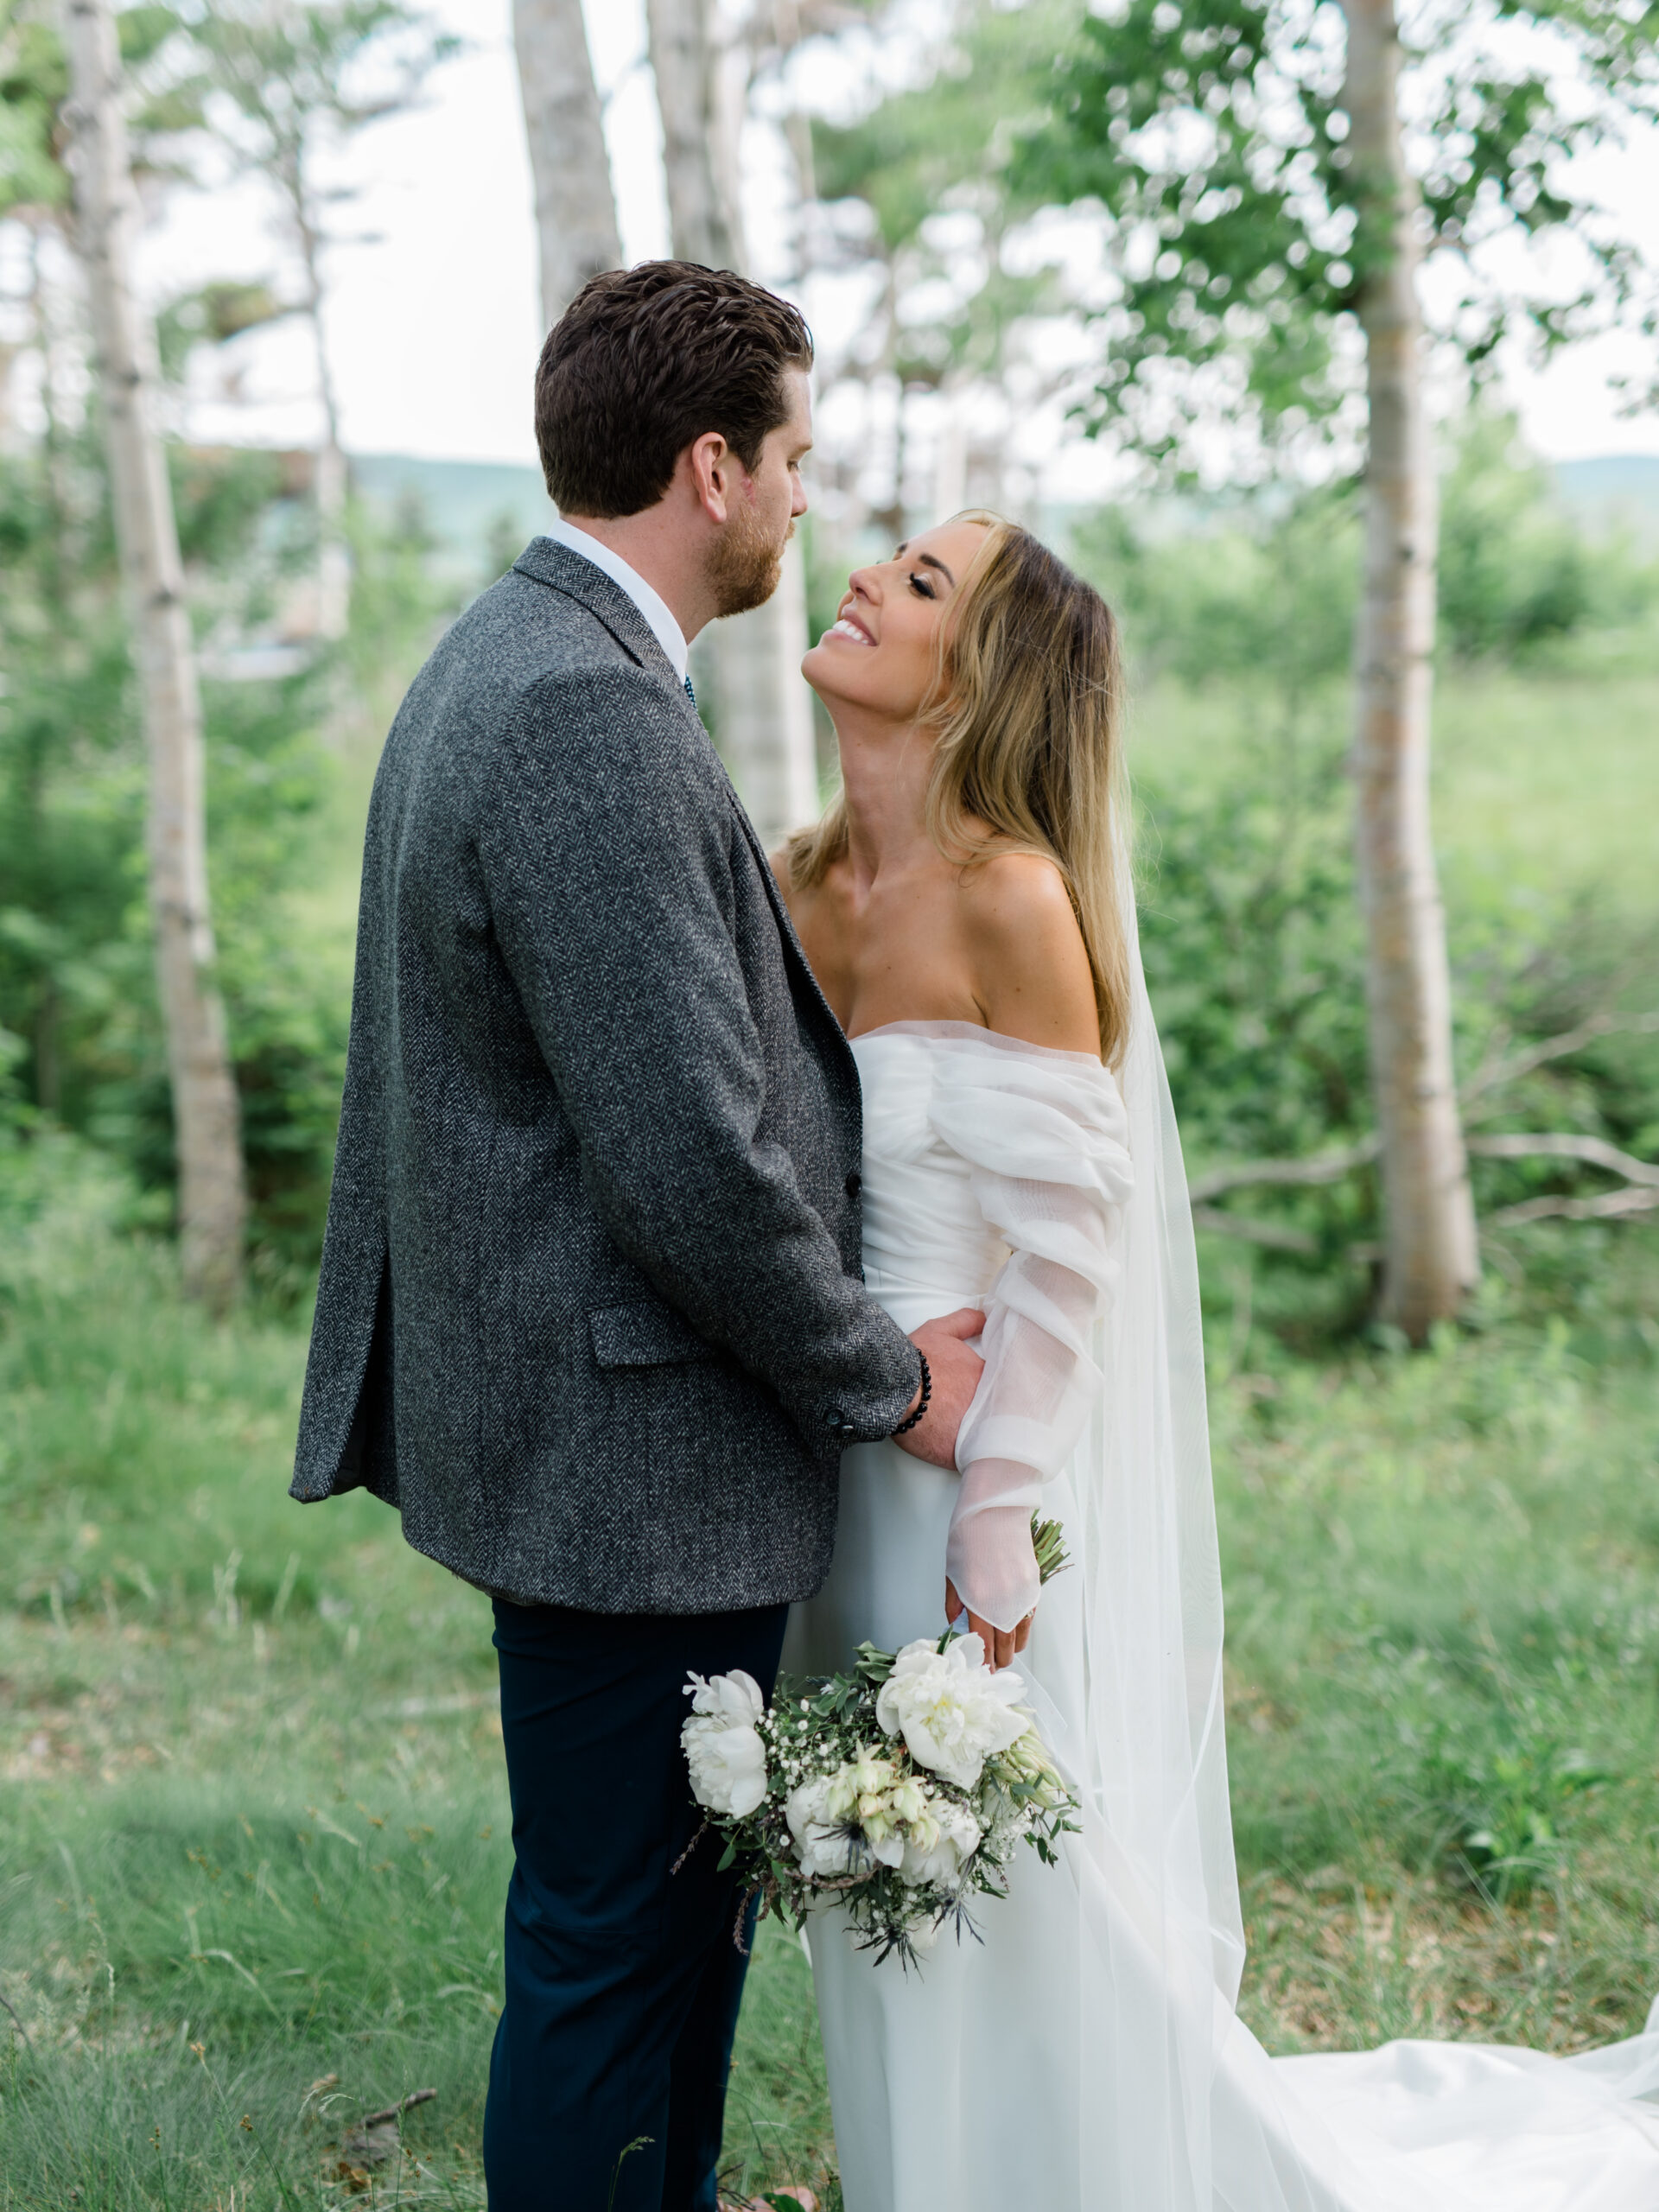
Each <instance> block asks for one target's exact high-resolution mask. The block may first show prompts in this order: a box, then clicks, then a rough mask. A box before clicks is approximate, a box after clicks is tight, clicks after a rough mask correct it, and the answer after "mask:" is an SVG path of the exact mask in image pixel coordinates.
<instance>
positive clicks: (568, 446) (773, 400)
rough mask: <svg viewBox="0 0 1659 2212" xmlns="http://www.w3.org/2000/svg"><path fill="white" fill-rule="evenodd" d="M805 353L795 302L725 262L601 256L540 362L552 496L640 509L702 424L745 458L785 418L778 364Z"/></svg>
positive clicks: (579, 509) (595, 511)
mask: <svg viewBox="0 0 1659 2212" xmlns="http://www.w3.org/2000/svg"><path fill="white" fill-rule="evenodd" d="M811 365H812V334H811V332H810V330H808V328H807V327H806V324H805V322H804V321H803V319H802V317H801V315H800V314H799V312H798V309H796V308H792V307H791V305H790V304H789V302H788V301H787V300H780V299H779V298H778V297H777V296H775V295H774V294H773V293H771V292H768V291H766V290H764V289H762V287H761V286H760V285H759V284H751V283H749V281H748V279H747V277H736V276H734V275H733V273H732V272H731V270H729V269H722V270H715V269H703V268H701V267H700V266H699V265H698V264H696V262H694V261H642V262H641V263H640V264H639V267H638V268H637V269H610V270H606V271H605V272H604V273H603V275H601V276H598V277H593V278H591V279H590V280H589V281H588V283H586V284H584V285H583V286H582V289H581V291H580V292H578V293H577V295H576V296H575V299H574V300H573V301H572V302H570V305H569V307H568V308H566V310H565V312H564V313H563V315H561V316H560V317H559V320H558V321H556V323H555V324H554V326H553V327H552V329H551V330H550V332H549V333H548V335H547V343H546V344H545V345H544V346H543V348H542V358H541V359H540V361H539V362H538V363H537V369H536V442H537V446H538V447H539V448H540V449H541V455H542V474H543V476H544V477H545V478H546V480H547V489H548V493H549V496H550V498H551V499H553V500H554V502H555V503H556V505H558V506H559V507H560V508H561V509H562V510H563V512H565V513H566V514H572V515H592V516H594V517H600V518H604V517H610V516H615V515H637V514H639V512H641V511H642V510H643V509H645V508H646V507H652V506H655V505H656V504H657V502H658V499H661V498H662V496H663V494H664V492H665V491H667V489H668V486H669V484H670V482H671V480H672V477H673V474H674V467H675V463H676V462H677V461H678V459H679V457H680V455H681V454H683V452H684V451H685V448H687V446H689V445H690V444H691V443H692V442H693V441H694V440H695V439H697V438H700V437H702V435H704V434H705V432H707V431H709V430H718V431H719V433H720V435H721V436H722V437H723V438H724V439H725V440H726V442H727V443H728V445H729V446H730V447H731V448H732V450H733V452H734V453H735V454H736V455H737V457H738V459H739V460H740V461H741V462H742V464H743V466H744V467H745V468H747V469H751V470H753V468H754V467H755V466H756V464H757V463H758V462H759V461H760V448H761V446H762V445H763V444H764V443H765V442H766V436H767V434H768V433H769V432H770V431H772V430H775V429H777V428H778V427H779V424H780V423H786V422H787V421H788V420H789V395H788V391H787V390H786V387H785V381H784V378H785V370H788V369H791V368H797V369H806V368H810V366H811Z"/></svg>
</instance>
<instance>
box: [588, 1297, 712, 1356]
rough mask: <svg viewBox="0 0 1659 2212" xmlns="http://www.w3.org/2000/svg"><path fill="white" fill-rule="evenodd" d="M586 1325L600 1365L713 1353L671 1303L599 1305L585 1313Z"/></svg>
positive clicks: (710, 1347)
mask: <svg viewBox="0 0 1659 2212" xmlns="http://www.w3.org/2000/svg"><path fill="white" fill-rule="evenodd" d="M588 1332H589V1334H590V1335H591V1336H592V1338H593V1340H594V1358H595V1359H596V1360H597V1361H598V1362H599V1363H600V1365H601V1367H666V1366H668V1365H670V1364H671V1363H672V1362H673V1361H675V1360H680V1359H712V1358H713V1357H714V1356H715V1347H714V1346H713V1345H712V1344H707V1343H705V1342H704V1340H703V1339H702V1338H701V1337H700V1336H699V1335H698V1334H697V1332H696V1330H695V1329H694V1328H693V1327H692V1326H691V1324H690V1322H689V1321H688V1320H686V1319H683V1316H682V1315H680V1314H678V1313H676V1312H675V1311H674V1309H673V1307H672V1306H654V1305H653V1306H646V1305H638V1306H601V1307H599V1308H598V1310H597V1311H596V1312H594V1313H589V1315H588Z"/></svg>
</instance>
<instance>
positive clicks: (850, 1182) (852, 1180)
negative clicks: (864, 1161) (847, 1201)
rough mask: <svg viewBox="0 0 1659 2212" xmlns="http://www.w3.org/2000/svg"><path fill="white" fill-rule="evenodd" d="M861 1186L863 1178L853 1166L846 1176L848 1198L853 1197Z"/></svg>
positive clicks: (859, 1190) (862, 1185)
mask: <svg viewBox="0 0 1659 2212" xmlns="http://www.w3.org/2000/svg"><path fill="white" fill-rule="evenodd" d="M863 1187H864V1178H863V1177H862V1176H861V1174H860V1173H859V1172H858V1170H857V1168H856V1167H855V1168H854V1170H853V1172H852V1173H851V1174H850V1175H849V1177H848V1178H847V1195H848V1197H849V1198H856V1197H857V1196H858V1194H859V1192H861V1190H862V1189H863Z"/></svg>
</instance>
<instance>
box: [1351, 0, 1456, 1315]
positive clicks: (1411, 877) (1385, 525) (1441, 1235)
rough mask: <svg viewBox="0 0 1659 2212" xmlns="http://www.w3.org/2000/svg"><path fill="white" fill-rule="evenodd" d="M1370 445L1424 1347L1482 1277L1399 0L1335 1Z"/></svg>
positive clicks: (1400, 1035)
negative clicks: (1435, 796) (1343, 62)
mask: <svg viewBox="0 0 1659 2212" xmlns="http://www.w3.org/2000/svg"><path fill="white" fill-rule="evenodd" d="M1344 12H1345V14H1346V16H1347V20H1348V81H1347V87H1346V90H1345V92H1344V105H1345V107H1346V109H1347V111H1348V116H1349V119H1350V123H1351V136H1350V140H1349V143H1350V145H1351V149H1352V157H1353V165H1354V166H1353V175H1354V181H1355V185H1356V188H1357V194H1358V200H1359V210H1360V228H1359V236H1358V238H1357V241H1356V248H1355V251H1356V262H1357V267H1358V268H1359V270H1360V271H1361V292H1360V304H1359V318H1360V321H1361V324H1362V326H1363V330H1364V334H1365V344H1366V379H1367V391H1368V397H1369V401H1370V451H1369V455H1368V459H1367V464H1366V472H1365V573H1364V592H1363V600H1362V603H1361V609H1360V616H1359V628H1358V635H1357V653H1356V660H1357V669H1356V680H1357V701H1356V709H1357V720H1356V730H1355V744H1354V763H1355V779H1356V785H1357V843H1358V859H1359V880H1360V896H1361V900H1362V904H1363V911H1364V917H1365V926H1366V937H1367V957H1366V987H1367V997H1368V1000H1369V1004H1370V1033H1371V1065H1372V1081H1373V1084H1374V1085H1375V1088H1376V1110H1377V1126H1378V1130H1379V1133H1380V1135H1381V1139H1382V1160H1383V1199H1384V1205H1385V1209H1386V1212H1387V1247H1386V1263H1385V1273H1384V1278H1383V1309H1382V1311H1383V1319H1385V1320H1388V1321H1390V1322H1392V1323H1394V1324H1395V1326H1396V1327H1398V1328H1400V1329H1402V1330H1403V1331H1404V1332H1405V1333H1406V1335H1407V1336H1408V1338H1410V1339H1411V1340H1412V1341H1413V1342H1414V1343H1421V1341H1422V1340H1423V1338H1425V1337H1426V1336H1427V1332H1428V1329H1429V1326H1430V1325H1431V1324H1432V1323H1433V1322H1434V1321H1437V1320H1443V1319H1447V1318H1448V1317H1450V1316H1451V1315H1452V1314H1454V1313H1456V1312H1457V1311H1458V1309H1459V1306H1461V1305H1462V1303H1463V1301H1464V1299H1465V1296H1466V1295H1467V1294H1468V1292H1469V1290H1470V1289H1471V1287H1472V1286H1473V1284H1474V1282H1475V1280H1476V1278H1477V1276H1478V1273H1479V1252H1478V1242H1477V1237H1476V1230H1475V1215H1474V1205H1473V1201H1472V1198H1471V1193H1470V1189H1469V1169H1468V1161H1467V1159H1466V1157H1465V1151H1464V1143H1463V1131H1462V1128H1461V1126H1460V1124H1459V1117H1458V1102H1457V1091H1456V1089H1455V1086H1454V1083H1453V1078H1452V988H1451V975H1450V969H1449V967H1448V963H1447V960H1446V916H1445V912H1444V910H1443V908H1442V906H1441V904H1440V885H1439V882H1438V880H1437V878H1436V874H1435V867H1434V849H1433V842H1432V839H1431V836H1430V831H1429V802H1428V744H1429V696H1430V685H1431V679H1432V663H1431V654H1432V652H1433V639H1434V560H1435V550H1436V543H1435V541H1436V531H1437V515H1436V497H1435V484H1434V468H1433V454H1432V452H1431V450H1430V444H1429V435H1428V425H1427V419H1426V415H1425V410H1424V402H1423V333H1422V319H1421V310H1420V308H1419V305H1418V299H1417V269H1418V263H1419V260H1420V258H1421V245H1420V236H1421V232H1420V227H1419V224H1420V211H1419V201H1418V194H1417V190H1416V186H1415V183H1414V180H1413V179H1412V177H1411V175H1410V173H1409V171H1408V168H1407V167H1406V161H1405V153H1404V149H1403V146H1402V137H1401V126H1400V114H1399V108H1398V105H1397V99H1396V93H1397V87H1398V79H1399V70H1400V39H1399V29H1398V25H1397V22H1396V20H1395V8H1394V0H1344Z"/></svg>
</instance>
